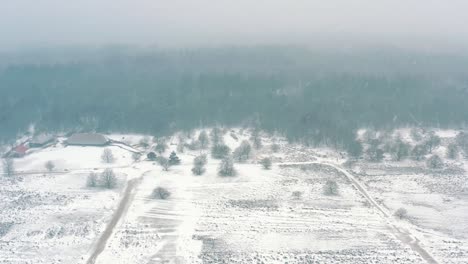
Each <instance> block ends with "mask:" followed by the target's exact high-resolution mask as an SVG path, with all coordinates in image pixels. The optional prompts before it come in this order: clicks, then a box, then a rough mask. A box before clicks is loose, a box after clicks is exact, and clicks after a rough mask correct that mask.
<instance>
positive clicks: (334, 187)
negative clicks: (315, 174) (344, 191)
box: [323, 180, 338, 195]
mask: <svg viewBox="0 0 468 264" xmlns="http://www.w3.org/2000/svg"><path fill="white" fill-rule="evenodd" d="M323 193H324V194H325V195H338V183H336V181H333V180H327V182H326V183H325V185H324V186H323Z"/></svg>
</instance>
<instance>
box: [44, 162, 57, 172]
mask: <svg viewBox="0 0 468 264" xmlns="http://www.w3.org/2000/svg"><path fill="white" fill-rule="evenodd" d="M44 167H45V168H46V169H47V170H48V171H49V172H51V171H53V170H54V168H55V164H54V162H52V161H51V160H49V161H47V162H46V163H45V164H44Z"/></svg>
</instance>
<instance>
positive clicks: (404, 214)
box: [393, 207, 408, 219]
mask: <svg viewBox="0 0 468 264" xmlns="http://www.w3.org/2000/svg"><path fill="white" fill-rule="evenodd" d="M393 216H395V217H396V218H398V219H405V218H407V217H408V211H407V210H406V209H405V208H402V207H401V208H398V210H396V211H395V212H394V213H393Z"/></svg>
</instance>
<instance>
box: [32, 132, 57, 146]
mask: <svg viewBox="0 0 468 264" xmlns="http://www.w3.org/2000/svg"><path fill="white" fill-rule="evenodd" d="M53 139H54V136H52V135H48V134H40V135H38V136H35V137H33V138H32V139H31V141H30V142H29V143H31V144H37V145H44V144H46V143H48V142H50V141H52V140H53Z"/></svg>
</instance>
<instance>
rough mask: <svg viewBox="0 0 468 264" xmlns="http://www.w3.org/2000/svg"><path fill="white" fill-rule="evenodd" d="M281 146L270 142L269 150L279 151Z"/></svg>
mask: <svg viewBox="0 0 468 264" xmlns="http://www.w3.org/2000/svg"><path fill="white" fill-rule="evenodd" d="M280 149H281V147H280V145H279V144H276V143H273V144H271V151H272V152H273V153H277V152H278V151H280Z"/></svg>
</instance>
